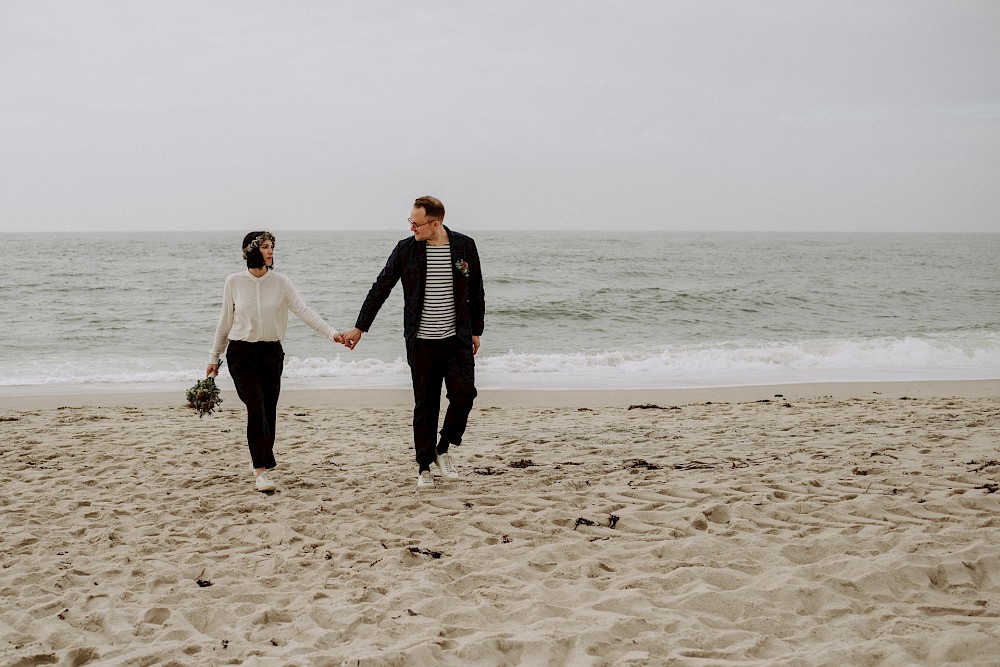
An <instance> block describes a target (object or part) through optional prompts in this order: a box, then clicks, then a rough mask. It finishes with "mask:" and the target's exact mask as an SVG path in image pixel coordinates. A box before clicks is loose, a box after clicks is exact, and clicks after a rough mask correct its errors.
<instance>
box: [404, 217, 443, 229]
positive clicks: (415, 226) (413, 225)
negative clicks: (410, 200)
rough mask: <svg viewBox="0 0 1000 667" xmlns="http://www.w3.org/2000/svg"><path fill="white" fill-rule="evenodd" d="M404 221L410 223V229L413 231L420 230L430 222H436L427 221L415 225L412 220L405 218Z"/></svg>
mask: <svg viewBox="0 0 1000 667" xmlns="http://www.w3.org/2000/svg"><path fill="white" fill-rule="evenodd" d="M406 221H407V222H408V223H410V227H413V228H414V229H420V228H421V227H423V226H424V225H429V224H431V223H432V222H437V220H428V221H427V222H421V223H416V222H413V219H412V218H407V219H406Z"/></svg>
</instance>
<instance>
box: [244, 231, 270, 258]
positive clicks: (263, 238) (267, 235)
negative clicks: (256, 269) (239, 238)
mask: <svg viewBox="0 0 1000 667" xmlns="http://www.w3.org/2000/svg"><path fill="white" fill-rule="evenodd" d="M264 241H270V242H271V245H275V244H277V241H275V239H274V234H272V233H271V232H264V233H263V234H261V235H260V236H258V237H257V238H255V239H254V240H253V241H251V242H250V245H248V246H247V247H246V248H243V259H246V258H247V255H249V254H250V253H252V252H253V251H254V250H256V249H257V248H259V247H260V244H261V243H263V242H264Z"/></svg>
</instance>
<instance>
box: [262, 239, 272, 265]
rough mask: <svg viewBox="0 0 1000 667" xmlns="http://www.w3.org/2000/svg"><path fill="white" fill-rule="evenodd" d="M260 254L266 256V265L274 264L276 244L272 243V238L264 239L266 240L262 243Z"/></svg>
mask: <svg viewBox="0 0 1000 667" xmlns="http://www.w3.org/2000/svg"><path fill="white" fill-rule="evenodd" d="M260 254H261V255H263V256H264V266H271V265H272V264H274V244H273V243H271V240H270V239H264V242H263V243H261V244H260Z"/></svg>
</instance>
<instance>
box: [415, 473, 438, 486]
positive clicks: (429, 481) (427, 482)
mask: <svg viewBox="0 0 1000 667" xmlns="http://www.w3.org/2000/svg"><path fill="white" fill-rule="evenodd" d="M417 486H434V475H432V474H431V471H430V470H422V471H421V472H420V474H418V475H417Z"/></svg>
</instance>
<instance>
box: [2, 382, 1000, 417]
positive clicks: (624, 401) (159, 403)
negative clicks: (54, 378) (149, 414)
mask: <svg viewBox="0 0 1000 667" xmlns="http://www.w3.org/2000/svg"><path fill="white" fill-rule="evenodd" d="M10 389H11V388H8V390H10ZM13 389H16V391H14V392H12V393H13V395H6V396H0V411H25V410H45V409H55V408H61V407H137V408H152V407H177V406H181V407H183V405H184V391H183V390H180V391H177V390H175V391H163V390H162V389H161V390H157V389H155V388H152V387H150V388H149V389H147V390H145V391H136V390H135V388H134V387H130V388H129V389H127V390H122V391H120V392H112V391H107V390H106V389H104V388H102V389H100V390H98V391H92V390H89V389H88V388H86V387H79V388H73V389H72V390H71V389H69V388H67V387H59V388H53V387H35V386H30V387H17V388H13ZM873 396H881V397H883V398H895V399H898V398H933V397H955V398H985V397H991V396H1000V379H994V380H919V381H889V382H880V381H866V382H808V383H785V384H763V385H740V386H717V387H685V388H669V389H564V390H562V389H556V390H553V389H485V390H480V392H479V396H478V397H477V399H476V407H479V408H483V407H499V408H514V407H552V408H558V407H586V408H599V407H628V406H630V405H642V404H658V405H664V404H666V405H676V404H690V403H705V402H715V403H750V402H755V401H764V400H770V399H774V398H784V399H788V400H793V399H797V400H801V399H812V398H821V397H829V398H838V399H844V398H871V397H873ZM222 397H223V407H222V410H227V409H232V408H233V406H237V407H240V408H241V409H242V406H241V404H240V401H239V397H238V396H237V395H236V392H235V391H232V390H223V391H222ZM279 406H282V407H289V406H303V407H321V406H326V407H341V408H342V407H351V408H394V407H410V406H412V392H411V391H410V390H409V389H380V388H364V389H286V390H283V391H282V393H281V400H280V402H279Z"/></svg>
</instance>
